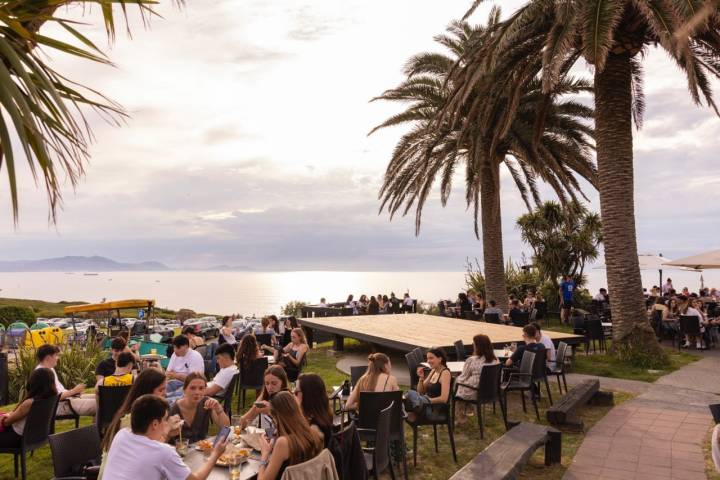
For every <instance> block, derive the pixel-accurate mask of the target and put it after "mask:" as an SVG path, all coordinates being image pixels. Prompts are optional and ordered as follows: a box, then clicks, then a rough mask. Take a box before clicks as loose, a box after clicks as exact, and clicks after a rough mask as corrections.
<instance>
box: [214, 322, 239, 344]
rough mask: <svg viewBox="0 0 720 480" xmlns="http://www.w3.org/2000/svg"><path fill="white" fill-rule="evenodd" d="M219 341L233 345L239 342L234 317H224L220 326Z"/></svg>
mask: <svg viewBox="0 0 720 480" xmlns="http://www.w3.org/2000/svg"><path fill="white" fill-rule="evenodd" d="M218 343H220V344H223V343H227V344H228V345H233V346H234V345H235V344H236V343H237V340H236V339H235V334H234V333H233V326H232V318H230V317H223V319H222V327H220V338H218Z"/></svg>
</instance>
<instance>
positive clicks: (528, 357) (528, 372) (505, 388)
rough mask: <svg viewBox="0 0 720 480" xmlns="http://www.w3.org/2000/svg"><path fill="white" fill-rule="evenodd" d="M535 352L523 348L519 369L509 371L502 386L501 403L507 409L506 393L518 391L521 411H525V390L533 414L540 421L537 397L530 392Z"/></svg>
mask: <svg viewBox="0 0 720 480" xmlns="http://www.w3.org/2000/svg"><path fill="white" fill-rule="evenodd" d="M534 364H535V354H534V353H533V352H529V351H527V350H525V351H524V352H523V356H522V360H521V361H520V370H519V371H516V372H512V373H510V375H509V377H508V380H507V382H505V383H504V384H503V385H502V386H501V389H502V392H503V403H505V408H506V409H507V404H508V403H507V395H508V393H509V392H520V398H521V399H522V406H523V412H525V413H527V406H526V404H525V392H530V399H531V400H532V402H533V406H534V407H535V415H536V416H537V419H538V421H540V411H539V410H538V406H537V398H535V395H533V394H532V391H533V387H534V382H533V371H534V367H535V365H534Z"/></svg>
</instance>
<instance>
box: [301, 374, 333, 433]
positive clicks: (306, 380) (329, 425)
mask: <svg viewBox="0 0 720 480" xmlns="http://www.w3.org/2000/svg"><path fill="white" fill-rule="evenodd" d="M295 399H296V400H297V402H298V405H300V410H302V413H303V415H304V416H305V419H306V420H307V421H308V423H309V424H310V427H311V428H313V429H315V430H317V432H318V433H320V434H321V435H322V437H323V444H324V446H325V447H327V446H328V444H329V443H330V440H331V439H332V432H333V414H332V411H331V410H330V399H329V398H328V394H327V389H326V388H325V382H323V379H322V378H320V375H316V374H314V373H304V374H302V375H300V376H299V377H298V379H297V382H295Z"/></svg>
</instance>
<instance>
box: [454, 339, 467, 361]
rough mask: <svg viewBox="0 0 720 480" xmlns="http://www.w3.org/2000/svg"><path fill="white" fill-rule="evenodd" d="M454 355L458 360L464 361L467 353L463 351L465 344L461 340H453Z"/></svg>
mask: <svg viewBox="0 0 720 480" xmlns="http://www.w3.org/2000/svg"><path fill="white" fill-rule="evenodd" d="M455 356H456V357H457V361H458V362H462V361H465V359H466V358H467V354H466V353H465V344H464V343H463V342H462V340H458V341H456V342H455Z"/></svg>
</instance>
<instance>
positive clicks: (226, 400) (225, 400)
mask: <svg viewBox="0 0 720 480" xmlns="http://www.w3.org/2000/svg"><path fill="white" fill-rule="evenodd" d="M239 378H240V372H238V373H236V374H235V375H233V378H232V380H230V383H229V384H228V386H227V388H226V389H225V393H224V394H222V395H215V400H217V401H218V402H220V403H222V406H223V410H225V413H226V414H227V416H228V418H230V417H232V399H233V393H234V392H235V388H236V385H237V383H238V379H239Z"/></svg>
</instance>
